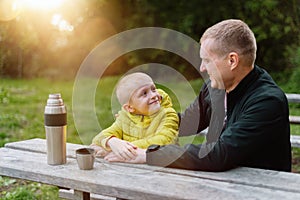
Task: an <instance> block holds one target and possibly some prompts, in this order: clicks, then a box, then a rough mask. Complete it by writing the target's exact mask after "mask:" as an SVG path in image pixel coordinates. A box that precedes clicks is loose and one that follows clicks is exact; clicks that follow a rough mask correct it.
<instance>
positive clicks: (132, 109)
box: [123, 103, 135, 113]
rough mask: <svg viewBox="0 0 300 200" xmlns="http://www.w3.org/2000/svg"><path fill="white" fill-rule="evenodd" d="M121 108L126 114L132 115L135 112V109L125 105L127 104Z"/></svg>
mask: <svg viewBox="0 0 300 200" xmlns="http://www.w3.org/2000/svg"><path fill="white" fill-rule="evenodd" d="M123 108H124V109H125V110H126V111H127V112H130V113H133V112H134V111H135V109H134V108H133V107H132V106H130V105H129V104H127V103H125V104H124V105H123Z"/></svg>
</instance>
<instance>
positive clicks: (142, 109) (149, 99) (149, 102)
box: [129, 83, 161, 115]
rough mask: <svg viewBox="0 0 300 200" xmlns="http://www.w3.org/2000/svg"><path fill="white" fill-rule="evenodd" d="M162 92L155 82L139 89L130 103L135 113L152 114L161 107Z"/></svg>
mask: <svg viewBox="0 0 300 200" xmlns="http://www.w3.org/2000/svg"><path fill="white" fill-rule="evenodd" d="M160 99H161V97H160V94H159V93H158V92H157V90H156V87H155V85H154V83H153V84H148V85H145V86H143V87H141V88H139V89H137V90H136V91H135V92H134V93H133V95H132V96H131V98H130V101H129V104H130V106H131V107H133V108H134V112H133V113H134V114H140V115H152V114H154V113H156V112H158V111H159V109H160Z"/></svg>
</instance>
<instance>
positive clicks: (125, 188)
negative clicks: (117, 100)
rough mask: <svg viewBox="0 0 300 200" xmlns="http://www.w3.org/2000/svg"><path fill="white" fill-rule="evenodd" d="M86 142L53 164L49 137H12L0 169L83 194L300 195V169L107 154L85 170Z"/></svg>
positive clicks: (3, 151) (1, 153)
mask: <svg viewBox="0 0 300 200" xmlns="http://www.w3.org/2000/svg"><path fill="white" fill-rule="evenodd" d="M80 147H82V145H77V144H69V143H68V144H67V157H68V159H67V163H66V164H64V165H57V166H51V165H48V164H47V158H46V142H45V140H44V139H31V140H26V141H20V142H13V143H8V144H6V145H5V147H3V148H0V175H2V176H8V177H13V178H20V179H25V180H31V181H36V182H41V183H46V184H50V185H56V186H59V187H64V188H71V189H74V190H75V191H76V194H77V197H76V198H77V199H89V194H90V193H94V194H101V195H105V196H111V197H117V198H121V199H230V200H233V199H272V200H273V199H293V200H294V199H300V174H294V173H286V172H278V171H271V170H261V169H252V168H244V167H241V168H237V169H233V170H229V171H226V172H218V173H216V172H201V171H190V170H179V169H170V168H160V167H154V166H148V165H141V164H126V163H108V162H105V161H104V160H102V159H97V160H96V163H95V166H94V169H93V170H79V168H78V166H77V163H76V159H75V149H77V148H80ZM74 198H75V197H74Z"/></svg>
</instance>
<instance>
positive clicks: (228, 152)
mask: <svg viewBox="0 0 300 200" xmlns="http://www.w3.org/2000/svg"><path fill="white" fill-rule="evenodd" d="M200 43H201V48H200V57H201V59H202V62H201V66H200V71H201V72H203V73H207V74H208V76H209V81H207V82H206V84H204V86H203V87H202V89H201V91H200V94H199V96H198V97H197V99H196V100H195V102H194V103H193V104H191V105H190V107H189V108H187V109H186V111H185V112H184V113H183V114H181V115H180V119H181V122H180V133H179V136H184V135H191V134H196V133H198V132H199V131H201V130H203V129H205V128H206V127H210V128H209V131H208V134H207V141H206V142H205V143H203V144H201V145H192V144H191V145H187V146H186V147H185V148H181V147H178V146H176V145H166V146H159V145H152V146H150V147H149V148H148V149H147V151H145V150H141V149H138V150H137V154H138V155H137V157H136V158H135V159H134V160H128V161H125V162H132V163H147V164H150V165H158V166H166V167H175V168H183V169H192V170H205V171H224V170H228V169H232V168H234V167H238V166H244V167H254V168H263V169H271V170H279V171H291V145H290V126H289V118H288V116H289V109H288V102H287V99H286V97H285V94H284V93H283V92H282V90H281V89H280V88H279V87H278V86H277V85H276V84H275V82H274V81H273V80H272V78H271V77H270V75H269V74H268V73H267V72H266V71H265V70H263V69H262V68H260V67H258V66H256V65H255V64H254V62H255V58H256V49H257V47H256V40H255V37H254V34H253V32H252V31H251V30H250V28H249V27H248V25H247V24H245V23H244V22H243V21H241V20H233V19H230V20H224V21H221V22H219V23H217V24H215V25H214V26H212V27H210V28H208V29H207V30H206V31H205V32H204V34H203V36H202V37H201V39H200ZM195 125H196V126H195ZM105 159H106V160H108V161H121V160H120V159H118V158H117V157H116V156H115V155H112V154H110V155H108V156H107V157H106V158H105Z"/></svg>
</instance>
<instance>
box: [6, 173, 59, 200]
mask: <svg viewBox="0 0 300 200" xmlns="http://www.w3.org/2000/svg"><path fill="white" fill-rule="evenodd" d="M0 186H1V188H5V190H4V191H1V192H0V199H1V200H38V199H39V200H55V199H59V197H58V188H57V187H54V186H49V185H43V184H40V183H35V182H29V181H22V180H17V179H11V178H7V177H1V176H0Z"/></svg>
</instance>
